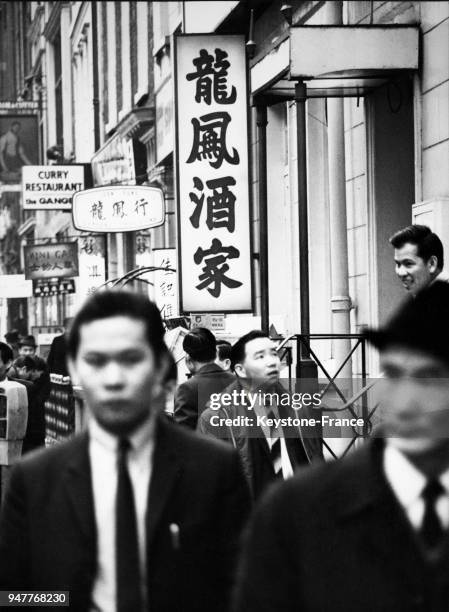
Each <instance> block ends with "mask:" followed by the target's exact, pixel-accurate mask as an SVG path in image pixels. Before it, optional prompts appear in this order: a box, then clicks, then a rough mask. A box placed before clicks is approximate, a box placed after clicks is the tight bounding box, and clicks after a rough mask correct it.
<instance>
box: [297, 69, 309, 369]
mask: <svg viewBox="0 0 449 612" xmlns="http://www.w3.org/2000/svg"><path fill="white" fill-rule="evenodd" d="M306 101H307V87H306V84H305V83H303V82H302V81H299V82H298V83H296V85H295V102H296V142H297V149H298V151H297V167H298V215H299V283H300V285H299V286H300V294H299V295H300V298H299V300H300V306H301V334H306V335H307V334H309V333H310V314H309V236H308V227H309V226H308V215H307V132H306ZM301 354H302V357H303V358H306V359H307V358H309V351H308V349H307V348H306V347H305V346H304V345H302V350H301Z"/></svg>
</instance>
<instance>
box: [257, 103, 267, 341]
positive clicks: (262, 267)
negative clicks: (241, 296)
mask: <svg viewBox="0 0 449 612" xmlns="http://www.w3.org/2000/svg"><path fill="white" fill-rule="evenodd" d="M267 124H268V121H267V107H266V106H263V105H257V106H256V125H257V146H258V160H259V163H258V177H257V178H258V186H259V278H260V314H261V328H262V329H263V331H264V332H266V333H268V332H269V325H270V322H269V294H268V214H267Z"/></svg>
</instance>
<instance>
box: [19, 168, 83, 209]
mask: <svg viewBox="0 0 449 612" xmlns="http://www.w3.org/2000/svg"><path fill="white" fill-rule="evenodd" d="M82 189H84V167H83V166H81V165H79V166H76V165H75V166H23V167H22V193H23V209H24V210H42V209H44V210H45V209H48V210H71V208H72V197H73V194H74V193H75V192H76V191H81V190H82Z"/></svg>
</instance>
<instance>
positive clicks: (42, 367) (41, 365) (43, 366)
mask: <svg viewBox="0 0 449 612" xmlns="http://www.w3.org/2000/svg"><path fill="white" fill-rule="evenodd" d="M32 359H33V361H34V369H35V370H37V371H38V372H48V365H47V362H46V361H45V359H42V357H38V356H37V355H34V356H33V357H32Z"/></svg>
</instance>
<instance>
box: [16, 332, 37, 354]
mask: <svg viewBox="0 0 449 612" xmlns="http://www.w3.org/2000/svg"><path fill="white" fill-rule="evenodd" d="M35 354H36V340H35V339H34V336H32V335H31V334H29V335H28V336H23V337H22V338H20V339H19V355H20V356H23V357H24V356H26V355H29V356H30V357H33V356H34V355H35Z"/></svg>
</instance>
